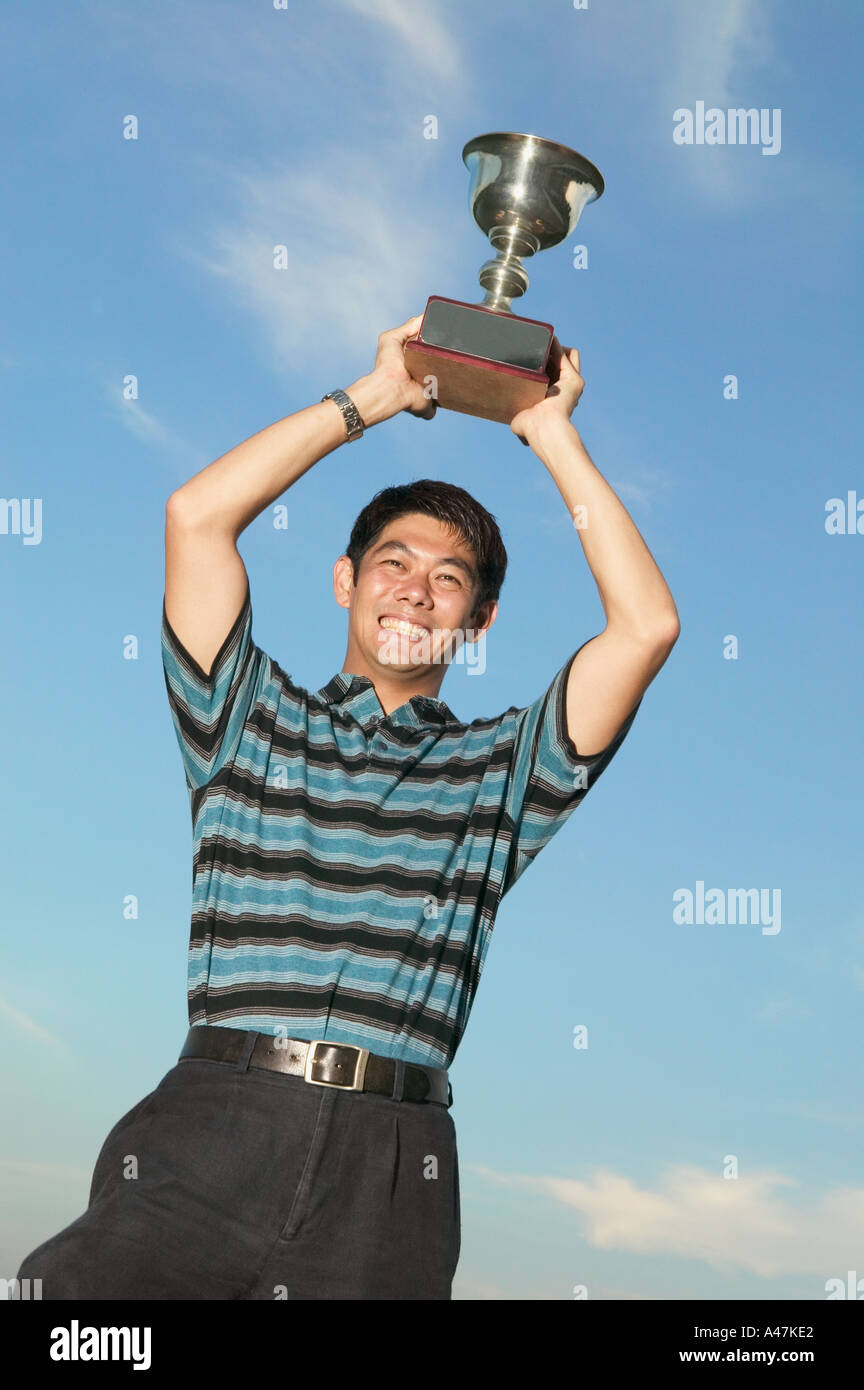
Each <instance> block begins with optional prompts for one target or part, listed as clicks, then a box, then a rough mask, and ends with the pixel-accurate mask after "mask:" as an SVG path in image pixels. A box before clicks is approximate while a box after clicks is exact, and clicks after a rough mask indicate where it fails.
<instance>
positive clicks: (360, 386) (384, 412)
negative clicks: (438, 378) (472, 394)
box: [345, 314, 438, 425]
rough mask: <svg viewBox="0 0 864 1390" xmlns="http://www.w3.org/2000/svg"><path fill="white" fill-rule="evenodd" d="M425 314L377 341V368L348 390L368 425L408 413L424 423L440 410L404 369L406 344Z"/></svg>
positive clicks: (391, 330)
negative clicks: (401, 412)
mask: <svg viewBox="0 0 864 1390" xmlns="http://www.w3.org/2000/svg"><path fill="white" fill-rule="evenodd" d="M422 322H423V315H422V314H416V315H415V316H414V318H410V319H408V320H407V322H406V323H402V324H400V325H399V327H398V328H390V329H388V331H387V332H386V333H382V334H381V336H380V337H379V339H378V350H377V353H376V355H375V365H374V367H373V368H372V371H371V372H370V373H369V375H368V376H362V377H360V378H359V380H358V381H355V382H354V383H353V385H352V386H347V387H346V388H345V389H346V391H347V393H348V395H349V396H350V397H351V399H352V401H353V402H354V404H355V405H356V406H357V409H358V410H359V412H360V415H361V417H362V419H363V420H364V421H365V423H366V424H367V425H375V424H378V423H379V422H380V421H381V420H388V419H389V418H390V417H391V416H392V415H397V414H398V413H399V411H400V410H407V411H408V412H409V413H410V414H411V415H419V416H420V417H421V418H422V419H423V420H431V419H432V418H433V416H434V415H435V412H436V410H437V409H438V407H437V405H436V403H435V401H433V400H431V399H430V397H429V396H427V395H426V394H425V391H424V388H423V387H422V386H421V385H420V383H419V381H415V380H414V378H413V377H412V376H409V375H408V369H407V367H406V366H405V344H406V343H407V341H408V339H409V338H413V337H414V335H415V334H416V333H417V331H418V329H419V327H420V325H421V323H422Z"/></svg>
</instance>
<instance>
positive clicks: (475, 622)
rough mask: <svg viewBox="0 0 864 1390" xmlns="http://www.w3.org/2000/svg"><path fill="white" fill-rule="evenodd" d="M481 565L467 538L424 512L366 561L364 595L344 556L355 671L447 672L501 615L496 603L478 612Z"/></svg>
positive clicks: (384, 537) (340, 584)
mask: <svg viewBox="0 0 864 1390" xmlns="http://www.w3.org/2000/svg"><path fill="white" fill-rule="evenodd" d="M476 565H477V562H476V559H475V557H474V554H473V552H472V551H471V549H470V548H469V546H467V545H466V544H465V542H464V541H463V540H462V539H461V538H460V537H457V536H455V535H454V534H453V532H452V531H451V530H450V528H449V527H447V526H445V525H443V524H442V523H441V522H439V521H436V520H435V518H434V517H431V516H426V515H425V514H423V513H422V512H411V513H408V514H406V515H405V516H400V517H397V518H396V520H395V521H391V522H390V523H389V524H388V525H387V526H386V527H385V528H384V530H383V531H382V532H381V534H380V535H379V536H378V538H377V539H376V540H375V541H374V542H373V544H372V545H371V546H370V547H369V549H368V550H367V551H366V554H365V555H364V556H363V559H362V560H361V562H360V570H359V573H358V575H357V586H356V588H355V587H354V585H353V582H352V571H351V562H350V560H349V559H348V557H347V556H340V558H339V559H338V560H337V561H336V565H335V567H334V590H335V593H336V598H337V601H338V602H339V603H340V604H341V606H342V607H343V608H348V609H349V612H350V619H349V624H348V657H347V662H348V666H347V669H349V670H355V669H356V667H357V665H358V664H365V665H367V666H368V667H369V668H370V669H371V670H375V669H376V668H380V667H387V668H388V669H390V670H396V671H406V672H407V671H421V670H423V669H424V668H428V667H430V666H441V665H444V666H446V665H447V664H448V663H449V662H450V661H451V660H452V658H453V656H454V655H455V653H456V651H457V650H458V649H459V647H460V646H461V645H462V643H463V642H464V641H469V642H473V641H476V640H477V632H478V630H479V629H485V628H487V627H489V626H490V625H491V623H492V622H493V621H494V618H495V615H496V613H497V610H498V605H497V603H494V602H490V603H487V604H485V605H484V606H483V609H482V610H476V609H475V603H476V596H477V592H478V576H477V570H476ZM361 659H362V660H361Z"/></svg>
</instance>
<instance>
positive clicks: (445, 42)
mask: <svg viewBox="0 0 864 1390" xmlns="http://www.w3.org/2000/svg"><path fill="white" fill-rule="evenodd" d="M343 4H344V5H345V7H346V8H347V9H349V10H353V11H354V12H355V13H356V14H359V15H362V16H363V17H364V18H366V19H376V20H378V21H379V22H380V23H381V24H384V25H386V26H387V27H388V28H390V29H391V30H392V31H393V33H394V34H396V36H397V37H398V39H399V40H400V42H401V43H402V44H403V45H404V47H405V49H406V50H407V54H408V56H409V58H410V59H411V60H412V61H413V62H414V63H416V64H417V66H418V67H424V68H428V69H430V71H432V72H433V73H435V75H436V76H438V77H439V78H445V79H448V80H449V81H451V82H452V83H453V84H454V85H458V84H459V83H461V81H462V60H461V55H460V53H459V50H458V48H457V45H456V42H455V39H454V38H453V34H452V32H450V31H448V29H447V28H445V26H444V23H443V22H442V18H441V15H440V13H439V10H438V7H437V6H436V5H435V4H434V3H432V0H424V3H423V4H422V5H418V4H413V5H412V4H410V3H407V4H406V0H343Z"/></svg>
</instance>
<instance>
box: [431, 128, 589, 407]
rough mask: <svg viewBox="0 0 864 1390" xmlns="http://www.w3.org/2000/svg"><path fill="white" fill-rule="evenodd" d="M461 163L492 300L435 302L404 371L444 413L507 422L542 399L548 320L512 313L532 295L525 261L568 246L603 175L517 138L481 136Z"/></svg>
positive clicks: (556, 148) (567, 153) (562, 151)
mask: <svg viewBox="0 0 864 1390" xmlns="http://www.w3.org/2000/svg"><path fill="white" fill-rule="evenodd" d="M462 158H463V160H464V162H465V164H466V165H467V167H468V170H469V172H470V174H471V184H470V188H469V193H468V198H469V203H470V206H471V212H472V214H473V216H474V221H475V222H476V223H477V225H478V227H479V228H480V230H481V231H482V232H483V233H485V234H486V235H487V236H488V237H489V240H490V241H491V243H492V246H493V248H494V250H495V252H496V255H495V257H494V259H492V260H489V261H486V262H485V263H484V264H483V265H482V266H481V268H480V274H479V277H478V278H479V280H480V284H481V285H482V287H483V289H484V290H485V291H486V297H485V299H483V300H482V302H480V303H478V304H463V303H461V302H460V301H459V300H456V299H446V298H444V297H443V296H442V295H437V294H433V295H431V296H430V297H429V300H428V301H427V304H426V309H425V312H424V314H423V322H422V324H421V325H420V331H419V333H418V334H417V336H416V337H415V338H409V340H408V342H407V343H406V344H405V366H406V369H407V371H408V373H409V375H410V376H412V377H413V378H414V380H415V381H418V382H419V383H420V384H421V385H423V386H427V387H428V386H429V385H432V386H433V388H434V389H433V390H432V391H431V393H430V394H431V396H432V399H434V400H436V401H437V402H438V404H439V405H440V406H443V407H444V409H445V410H458V411H461V412H462V414H464V415H479V416H480V417H481V418H482V419H484V420H498V421H500V422H501V423H502V424H505V425H509V423H510V421H511V420H512V419H513V417H514V415H516V414H517V413H518V412H519V411H520V410H525V409H527V408H528V406H531V405H535V404H536V402H537V401H542V399H543V397H544V396H545V395H546V392H547V390H548V388H549V385H550V382H551V380H552V378H551V377H550V375H549V373H548V371H547V362H548V358H549V349H550V347H551V345H552V338H553V335H554V331H555V330H554V329H553V327H552V325H551V323H541V322H540V321H539V320H537V319H526V318H520V317H519V316H518V315H516V314H511V313H510V312H509V311H510V306H511V304H512V302H513V300H514V299H517V298H518V297H519V296H520V295H523V294H524V293H525V291H526V289H527V288H528V276H527V275H526V273H525V268H524V266H523V265H522V260H523V258H525V257H528V256H533V255H534V254H535V253H536V252H537V251H545V250H546V249H547V248H548V247H550V246H557V245H558V243H559V241H563V240H564V238H565V237H567V236H569V235H570V233H571V232H572V231H573V229H574V228H575V226H576V223H577V222H578V221H579V218H580V216H581V213H582V209H583V208H584V207H585V205H586V203H590V202H593V201H594V199H595V198H599V197H600V195H601V193H602V192H603V188H604V183H603V175H602V174H601V173H600V170H599V169H596V168H595V167H594V165H593V164H592V163H591V162H590V161H589V160H587V159H585V158H584V157H583V156H582V155H581V154H577V153H576V151H575V150H571V149H568V148H567V146H566V145H558V144H556V143H555V142H554V141H552V140H542V139H541V138H540V137H539V136H537V135H517V134H515V133H513V132H508V133H498V134H493V135H478V136H477V137H476V138H475V139H474V140H469V141H468V144H467V145H466V146H465V148H464V150H463V151H462Z"/></svg>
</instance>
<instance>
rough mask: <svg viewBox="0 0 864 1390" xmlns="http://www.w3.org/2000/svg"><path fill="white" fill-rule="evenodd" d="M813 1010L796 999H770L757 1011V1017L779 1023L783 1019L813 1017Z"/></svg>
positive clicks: (767, 1021) (766, 1021) (763, 1020)
mask: <svg viewBox="0 0 864 1390" xmlns="http://www.w3.org/2000/svg"><path fill="white" fill-rule="evenodd" d="M812 1016H813V1010H812V1009H808V1008H807V1006H806V1004H800V1003H798V1001H797V1000H795V999H769V1000H767V1001H766V1003H765V1004H763V1005H762V1007H761V1008H760V1009H757V1011H756V1017H757V1018H758V1019H759V1020H760V1021H761V1022H763V1023H778V1022H781V1021H782V1020H783V1019H787V1018H792V1019H800V1018H812Z"/></svg>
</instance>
